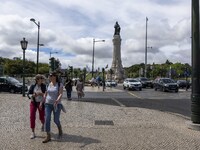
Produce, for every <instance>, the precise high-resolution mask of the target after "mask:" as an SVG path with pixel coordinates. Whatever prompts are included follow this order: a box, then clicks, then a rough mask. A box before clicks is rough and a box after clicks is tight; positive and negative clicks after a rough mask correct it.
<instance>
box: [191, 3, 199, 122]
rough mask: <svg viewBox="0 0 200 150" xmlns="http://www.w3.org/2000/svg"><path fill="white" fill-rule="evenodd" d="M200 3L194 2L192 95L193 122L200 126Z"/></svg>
mask: <svg viewBox="0 0 200 150" xmlns="http://www.w3.org/2000/svg"><path fill="white" fill-rule="evenodd" d="M199 40H200V39H199V1H198V0H192V94H191V121H192V122H193V123H197V124H200V88H199V83H200V70H199V64H200V59H199V58H200V49H199V48H200V46H199V44H200V43H199Z"/></svg>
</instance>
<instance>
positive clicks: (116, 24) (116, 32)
mask: <svg viewBox="0 0 200 150" xmlns="http://www.w3.org/2000/svg"><path fill="white" fill-rule="evenodd" d="M114 28H115V33H114V35H119V34H120V29H121V28H120V26H119V24H118V22H117V21H116V23H115V26H114Z"/></svg>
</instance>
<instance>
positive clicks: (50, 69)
mask: <svg viewBox="0 0 200 150" xmlns="http://www.w3.org/2000/svg"><path fill="white" fill-rule="evenodd" d="M57 53H58V52H51V51H50V52H49V57H50V58H49V66H50V67H49V73H50V72H51V71H53V70H52V68H51V61H52V60H51V54H57ZM53 68H55V59H54V62H53Z"/></svg>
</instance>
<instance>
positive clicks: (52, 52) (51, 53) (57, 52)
mask: <svg viewBox="0 0 200 150" xmlns="http://www.w3.org/2000/svg"><path fill="white" fill-rule="evenodd" d="M57 53H58V52H50V53H49V54H50V58H51V54H57Z"/></svg>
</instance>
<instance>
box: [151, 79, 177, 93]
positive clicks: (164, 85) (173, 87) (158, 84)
mask: <svg viewBox="0 0 200 150" xmlns="http://www.w3.org/2000/svg"><path fill="white" fill-rule="evenodd" d="M154 89H155V91H157V90H158V89H159V90H161V91H163V92H166V91H175V92H178V90H179V87H178V84H177V83H176V82H175V81H174V80H172V79H170V78H158V79H155V81H154Z"/></svg>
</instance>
